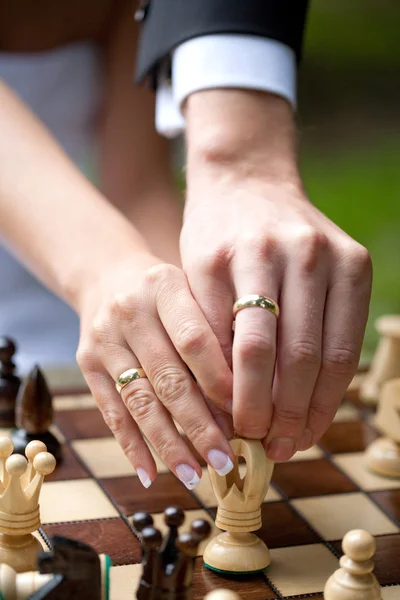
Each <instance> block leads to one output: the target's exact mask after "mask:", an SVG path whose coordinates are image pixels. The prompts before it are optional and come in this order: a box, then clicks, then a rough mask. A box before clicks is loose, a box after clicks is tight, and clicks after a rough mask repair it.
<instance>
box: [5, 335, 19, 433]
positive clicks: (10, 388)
mask: <svg viewBox="0 0 400 600" xmlns="http://www.w3.org/2000/svg"><path fill="white" fill-rule="evenodd" d="M15 352H16V346H15V343H14V342H13V341H12V340H11V339H10V338H8V337H0V427H14V425H15V401H16V398H17V394H18V389H19V387H20V384H21V380H20V378H19V377H17V376H16V375H15V374H14V371H15V364H14V363H13V361H12V359H13V356H14V354H15Z"/></svg>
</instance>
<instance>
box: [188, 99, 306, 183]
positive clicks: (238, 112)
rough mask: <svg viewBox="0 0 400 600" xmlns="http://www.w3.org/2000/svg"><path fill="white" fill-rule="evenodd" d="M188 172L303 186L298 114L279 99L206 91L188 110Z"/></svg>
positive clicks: (190, 101)
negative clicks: (298, 161) (297, 126)
mask: <svg viewBox="0 0 400 600" xmlns="http://www.w3.org/2000/svg"><path fill="white" fill-rule="evenodd" d="M184 110H185V119H186V135H187V169H188V174H189V178H191V177H192V178H193V177H194V176H195V174H196V173H197V172H202V176H203V175H204V171H207V172H211V173H213V175H212V176H213V177H216V176H218V173H224V177H226V173H227V172H230V173H231V176H232V178H240V179H242V180H243V178H248V177H257V178H265V179H268V180H278V181H280V182H282V181H285V182H288V183H290V184H299V182H300V177H299V173H298V166H297V141H296V126H295V120H294V114H293V111H292V109H291V107H290V105H289V104H288V102H287V101H286V100H284V99H283V98H281V97H279V96H275V95H273V94H269V93H264V92H255V91H251V90H228V89H221V90H205V91H201V92H197V93H195V94H192V95H191V96H190V97H189V98H188V101H187V103H186V106H185V109H184Z"/></svg>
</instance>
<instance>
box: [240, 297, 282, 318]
mask: <svg viewBox="0 0 400 600" xmlns="http://www.w3.org/2000/svg"><path fill="white" fill-rule="evenodd" d="M252 306H259V307H260V308H265V309H266V310H269V311H270V312H272V313H273V314H274V315H275V316H276V317H279V306H278V304H277V302H274V300H271V298H267V296H260V295H259V294H248V295H247V296H242V297H241V298H239V299H238V300H236V302H235V304H234V305H233V318H234V319H235V318H236V315H237V314H238V312H239V311H240V310H243V309H244V308H250V307H252Z"/></svg>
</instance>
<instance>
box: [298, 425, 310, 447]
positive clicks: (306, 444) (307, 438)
mask: <svg viewBox="0 0 400 600" xmlns="http://www.w3.org/2000/svg"><path fill="white" fill-rule="evenodd" d="M312 439H313V433H312V431H311V429H306V430H305V431H304V433H303V437H302V438H301V442H300V445H299V450H308V448H310V447H311V446H312Z"/></svg>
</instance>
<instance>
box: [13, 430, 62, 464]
mask: <svg viewBox="0 0 400 600" xmlns="http://www.w3.org/2000/svg"><path fill="white" fill-rule="evenodd" d="M11 439H12V441H13V444H14V452H15V453H16V454H22V455H24V456H25V448H26V447H27V445H28V444H29V442H32V441H33V440H39V441H40V442H43V443H44V444H46V447H47V452H50V453H51V454H52V455H53V456H54V458H55V459H56V462H57V463H59V462H60V461H61V459H62V448H61V444H60V442H59V441H58V439H57V438H56V436H55V435H53V434H52V433H51V431H44V432H43V433H28V432H27V431H26V429H15V430H14V431H13V432H12V434H11Z"/></svg>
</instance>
